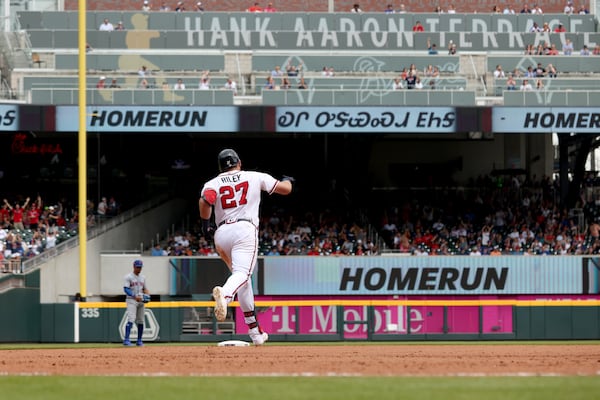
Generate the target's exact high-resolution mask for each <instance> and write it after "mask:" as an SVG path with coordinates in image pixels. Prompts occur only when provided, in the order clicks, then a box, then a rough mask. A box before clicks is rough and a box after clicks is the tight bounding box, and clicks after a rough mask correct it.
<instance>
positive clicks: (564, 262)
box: [262, 256, 597, 295]
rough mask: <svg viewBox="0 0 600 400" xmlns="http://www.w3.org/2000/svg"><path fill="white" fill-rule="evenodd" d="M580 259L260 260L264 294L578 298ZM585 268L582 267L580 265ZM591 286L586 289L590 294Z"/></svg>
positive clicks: (584, 279)
mask: <svg viewBox="0 0 600 400" xmlns="http://www.w3.org/2000/svg"><path fill="white" fill-rule="evenodd" d="M582 260H583V258H582V257H573V256H565V257H561V256H553V257H516V256H509V257H469V256H464V257H463V256H453V257H310V256H306V257H302V256H298V257H265V258H264V270H263V277H264V290H263V292H262V294H265V295H365V294H371V295H374V294H376V295H433V294H435V295H446V294H449V295H473V294H476V295H491V294H494V295H497V294H581V293H588V291H587V290H589V289H586V291H585V292H584V283H586V285H587V288H589V287H590V286H592V285H591V284H589V283H588V281H590V280H594V279H595V278H594V277H595V276H596V275H597V273H595V271H596V269H595V268H591V267H590V268H587V267H585V268H584V266H583V261H582ZM586 265H587V264H586ZM595 287H596V286H592V290H595V289H594V288H595Z"/></svg>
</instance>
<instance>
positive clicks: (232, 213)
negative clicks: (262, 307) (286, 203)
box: [198, 149, 294, 346]
mask: <svg viewBox="0 0 600 400" xmlns="http://www.w3.org/2000/svg"><path fill="white" fill-rule="evenodd" d="M218 164H219V171H220V173H219V175H217V176H216V177H215V178H213V179H211V180H209V181H208V182H206V183H205V184H204V187H203V188H202V190H201V192H200V199H199V200H198V206H199V209H200V217H201V219H202V230H203V231H204V235H205V236H207V235H210V234H212V232H211V226H210V218H211V216H212V211H213V208H214V213H215V223H216V225H217V230H216V231H215V232H214V241H215V247H216V249H217V252H218V253H219V255H220V256H221V258H222V259H223V261H225V263H226V264H227V267H229V270H230V271H231V275H230V276H229V278H228V279H227V281H226V282H225V284H224V285H223V286H222V287H221V286H215V287H214V288H213V297H214V299H215V303H216V304H215V317H216V318H217V320H218V321H224V320H225V317H226V316H227V305H228V304H229V303H230V302H231V301H233V299H234V298H235V296H236V295H237V300H238V302H239V303H240V308H241V309H242V311H243V312H244V320H245V322H246V324H247V325H248V334H249V336H250V338H251V339H252V342H253V343H254V344H255V345H257V346H259V345H262V344H263V343H264V342H266V341H267V340H268V339H269V335H268V334H267V333H266V332H264V331H263V330H262V329H261V327H260V326H259V324H258V320H257V319H256V313H255V312H254V292H253V291H252V282H251V277H252V271H253V270H254V266H255V265H256V260H257V257H258V214H259V207H260V200H261V194H262V192H263V191H264V192H267V193H268V194H269V195H271V194H273V193H277V194H280V195H287V194H290V193H291V192H292V182H293V181H294V179H293V178H291V177H288V176H284V177H283V179H282V180H277V179H276V178H274V177H272V176H271V175H269V174H266V173H263V172H256V171H243V170H242V169H241V168H242V163H241V161H240V158H239V156H238V155H237V153H236V152H235V151H234V150H232V149H225V150H222V151H221V152H220V153H219V155H218Z"/></svg>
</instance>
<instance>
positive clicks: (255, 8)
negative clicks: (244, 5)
mask: <svg viewBox="0 0 600 400" xmlns="http://www.w3.org/2000/svg"><path fill="white" fill-rule="evenodd" d="M246 11H248V12H254V13H256V12H263V9H262V7H261V6H260V5H259V4H258V3H254V5H252V6H250V7H248V9H247V10H246Z"/></svg>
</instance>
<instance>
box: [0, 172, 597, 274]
mask: <svg viewBox="0 0 600 400" xmlns="http://www.w3.org/2000/svg"><path fill="white" fill-rule="evenodd" d="M504 178H507V179H504ZM599 188H600V182H598V178H596V177H595V175H593V174H591V175H590V176H589V177H588V179H586V180H585V183H584V186H583V188H582V191H581V197H580V199H579V201H578V203H577V204H576V206H575V207H574V208H572V209H566V208H560V207H559V206H558V202H557V198H558V196H557V194H558V190H559V187H558V183H557V181H556V180H552V179H551V178H549V177H545V178H543V179H539V180H536V179H535V178H534V179H532V180H529V179H520V178H519V176H510V177H504V176H485V177H479V178H477V179H473V180H472V181H471V182H470V183H469V184H468V185H465V186H464V187H447V188H435V189H426V190H424V191H420V192H419V193H417V192H415V191H410V192H408V191H407V195H406V196H405V195H402V194H399V193H396V194H393V195H391V196H387V197H388V198H387V199H386V200H383V204H387V206H386V207H383V208H379V209H377V210H375V209H373V210H371V211H368V210H365V211H364V213H363V214H361V215H363V216H364V217H357V216H356V213H354V214H350V213H347V214H345V213H344V212H343V210H341V209H337V208H336V209H335V211H334V209H322V210H319V211H306V210H303V211H301V212H299V211H298V210H294V209H284V208H273V209H271V210H268V211H265V213H264V215H263V216H261V220H260V226H259V241H260V245H259V254H260V255H263V256H294V255H306V256H366V255H371V256H372V255H380V254H382V253H397V254H403V255H414V256H436V255H469V256H480V255H490V256H494V255H525V256H526V255H586V254H590V255H591V254H594V255H596V254H600V196H599V194H600V191H598V190H597V189H599ZM378 200H382V199H378ZM105 201H106V200H105V199H104V198H102V199H101V200H100V201H99V204H98V206H94V203H93V202H91V201H89V202H88V208H89V209H88V211H89V214H88V226H93V225H94V224H96V223H99V222H101V221H102V220H103V219H104V218H107V217H110V216H111V215H115V212H118V210H114V209H109V207H108V204H106V205H104V202H105ZM113 201H114V199H113ZM109 203H110V202H109ZM115 203H116V202H115ZM77 220H78V218H77V212H76V210H74V209H73V208H70V207H69V206H68V205H66V206H65V205H64V201H59V202H57V204H56V205H52V206H44V205H43V201H42V199H41V198H40V197H39V196H38V197H37V198H36V199H35V200H32V199H31V198H26V199H25V200H24V201H15V202H13V203H11V202H9V201H8V200H7V199H5V200H4V202H3V204H2V207H0V265H2V266H3V272H10V271H15V270H18V268H19V265H20V262H21V261H22V260H24V259H27V258H30V257H34V256H36V255H38V254H40V253H41V252H43V251H46V250H48V249H50V248H52V247H55V246H56V245H57V244H58V243H60V242H61V241H63V240H66V239H68V238H70V237H72V236H74V235H76V234H77V228H78V221H77ZM359 221H360V222H359ZM375 221H377V222H375ZM200 226H201V225H200V221H199V220H197V222H196V223H195V224H193V226H191V227H190V229H189V230H183V229H182V230H177V231H174V232H173V234H172V235H171V236H170V237H168V238H166V239H165V240H164V241H163V242H162V243H156V244H155V245H154V247H153V248H152V249H151V251H150V254H151V255H152V256H218V255H217V252H216V251H215V248H214V244H213V243H212V238H210V237H204V236H202V234H201V229H200Z"/></svg>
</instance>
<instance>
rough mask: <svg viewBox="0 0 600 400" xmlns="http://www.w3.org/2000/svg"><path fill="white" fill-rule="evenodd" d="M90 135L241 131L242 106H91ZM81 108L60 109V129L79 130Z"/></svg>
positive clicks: (58, 111)
mask: <svg viewBox="0 0 600 400" xmlns="http://www.w3.org/2000/svg"><path fill="white" fill-rule="evenodd" d="M86 120H87V124H86V125H87V127H86V129H87V130H88V132H185V133H189V132H237V131H238V128H239V126H238V121H239V118H238V107H229V106H227V107H225V106H223V107H220V106H194V107H192V106H189V107H181V106H179V107H169V106H143V107H138V106H121V107H103V106H94V107H87V112H86ZM78 121H79V108H78V107H77V106H58V107H56V130H57V131H58V132H77V131H79V122H78Z"/></svg>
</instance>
